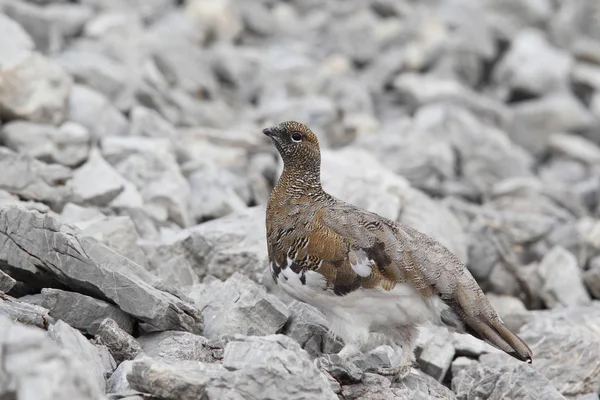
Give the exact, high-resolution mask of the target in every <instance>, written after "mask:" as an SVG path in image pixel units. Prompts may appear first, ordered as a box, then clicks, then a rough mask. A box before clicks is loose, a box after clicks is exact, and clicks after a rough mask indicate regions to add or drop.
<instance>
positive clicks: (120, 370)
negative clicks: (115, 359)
mask: <svg viewBox="0 0 600 400" xmlns="http://www.w3.org/2000/svg"><path fill="white" fill-rule="evenodd" d="M132 367H133V361H131V360H125V361H123V362H122V363H121V364H119V366H118V367H117V369H115V371H114V372H113V373H112V375H111V376H110V378H108V381H107V382H106V393H110V394H116V395H118V396H120V397H121V396H123V397H124V396H127V395H131V396H134V395H135V394H137V393H138V392H137V391H136V390H133V389H132V388H131V385H129V381H128V380H127V375H128V374H130V373H131V369H132ZM126 398H127V397H126Z"/></svg>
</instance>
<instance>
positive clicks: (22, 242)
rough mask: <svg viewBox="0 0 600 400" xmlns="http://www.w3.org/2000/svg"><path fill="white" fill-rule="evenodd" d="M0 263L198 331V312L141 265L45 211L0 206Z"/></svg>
mask: <svg viewBox="0 0 600 400" xmlns="http://www.w3.org/2000/svg"><path fill="white" fill-rule="evenodd" d="M0 264H1V265H3V266H5V267H3V269H5V268H6V269H8V271H9V273H10V274H11V275H12V276H14V277H15V278H17V279H19V277H21V278H23V279H25V280H27V279H39V280H42V281H44V280H50V281H51V282H60V283H62V284H63V285H66V286H67V287H70V288H71V289H74V290H76V291H78V292H81V293H83V294H87V295H91V296H93V297H97V298H100V299H104V300H110V301H112V302H114V303H115V304H116V305H117V306H118V307H119V308H120V309H121V310H123V311H124V312H126V313H128V314H130V315H132V316H134V317H135V318H137V319H139V320H141V321H143V322H144V323H146V324H147V325H148V326H150V327H153V328H154V329H159V330H165V329H174V330H189V331H191V332H201V331H202V329H203V326H202V325H203V324H202V316H201V314H200V313H199V312H198V311H197V310H196V309H195V308H194V307H193V306H192V305H191V304H188V303H186V302H185V301H182V300H181V299H179V298H178V297H176V296H174V295H172V294H170V293H167V292H165V291H162V290H158V289H156V288H155V286H156V285H158V282H159V281H157V279H156V278H153V277H152V276H151V275H150V274H149V273H148V272H146V271H145V270H144V269H143V268H142V267H140V266H139V265H137V264H135V263H134V262H132V261H130V260H128V259H126V258H124V257H122V256H121V255H119V254H117V253H115V252H114V251H112V250H111V249H109V248H108V247H106V246H104V245H102V244H100V243H98V242H97V241H96V240H94V239H91V238H88V237H85V236H82V235H81V234H80V233H79V232H77V231H75V230H74V229H72V228H70V227H69V226H66V225H62V224H61V223H60V222H58V221H57V220H56V219H54V218H52V217H50V216H44V215H42V214H40V213H37V212H31V211H27V210H24V209H22V208H19V207H17V206H11V207H7V208H3V209H0Z"/></svg>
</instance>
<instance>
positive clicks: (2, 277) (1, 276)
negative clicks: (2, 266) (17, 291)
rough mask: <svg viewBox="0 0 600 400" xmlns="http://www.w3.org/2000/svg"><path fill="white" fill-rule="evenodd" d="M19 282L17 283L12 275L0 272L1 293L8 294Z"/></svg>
mask: <svg viewBox="0 0 600 400" xmlns="http://www.w3.org/2000/svg"><path fill="white" fill-rule="evenodd" d="M16 283H17V281H15V280H14V279H13V278H12V277H11V276H10V275H8V274H6V273H5V272H4V271H1V270H0V292H4V293H8V291H9V290H10V289H12V288H13V287H14V286H15V284H16Z"/></svg>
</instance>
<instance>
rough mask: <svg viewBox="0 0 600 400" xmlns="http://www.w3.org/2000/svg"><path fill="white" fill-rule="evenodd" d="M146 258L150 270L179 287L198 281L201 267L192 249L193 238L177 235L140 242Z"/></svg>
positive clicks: (191, 284)
mask: <svg viewBox="0 0 600 400" xmlns="http://www.w3.org/2000/svg"><path fill="white" fill-rule="evenodd" d="M140 246H141V248H142V249H143V251H144V253H145V255H146V258H147V259H148V271H150V272H151V273H152V274H154V275H156V276H157V277H159V278H161V279H162V280H163V281H165V282H166V283H169V284H172V285H173V286H176V287H179V288H185V287H187V286H193V285H195V284H196V283H198V276H199V275H200V276H202V275H203V273H197V272H201V271H197V269H198V268H201V265H200V260H198V259H197V258H196V255H195V254H194V252H193V250H192V239H191V238H190V237H189V236H187V235H184V237H182V238H180V237H176V238H174V239H168V240H161V241H150V240H144V241H141V242H140Z"/></svg>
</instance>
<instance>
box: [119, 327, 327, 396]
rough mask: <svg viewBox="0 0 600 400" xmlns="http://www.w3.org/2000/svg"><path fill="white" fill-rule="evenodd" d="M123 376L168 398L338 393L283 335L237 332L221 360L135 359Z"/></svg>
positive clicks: (136, 384) (154, 393) (139, 387)
mask: <svg viewBox="0 0 600 400" xmlns="http://www.w3.org/2000/svg"><path fill="white" fill-rule="evenodd" d="M127 378H128V380H129V382H130V383H131V386H132V388H133V389H135V390H139V391H141V392H145V393H150V394H152V395H154V396H158V397H160V398H164V399H168V400H171V399H172V400H175V399H177V400H188V399H189V400H197V399H206V400H217V399H240V400H241V399H246V400H254V399H256V400H258V399H289V400H300V399H312V400H335V399H337V396H336V395H335V393H334V392H333V391H332V390H331V388H330V387H329V382H328V381H327V379H326V378H325V376H324V375H322V374H321V373H320V372H319V371H318V369H317V368H316V366H315V365H314V364H313V363H312V362H311V361H310V359H309V356H308V354H307V353H306V352H305V351H304V350H302V349H301V348H300V346H299V345H298V343H296V342H295V341H294V340H293V339H290V338H288V337H286V336H283V335H270V336H266V337H239V338H235V339H233V340H232V341H230V342H229V343H228V344H227V347H226V348H225V357H224V360H223V364H222V365H220V364H206V363H198V362H192V361H180V362H178V363H176V364H168V363H166V362H159V361H157V360H152V359H150V358H143V359H138V360H135V361H134V362H133V368H132V371H131V373H130V374H128V375H127Z"/></svg>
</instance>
